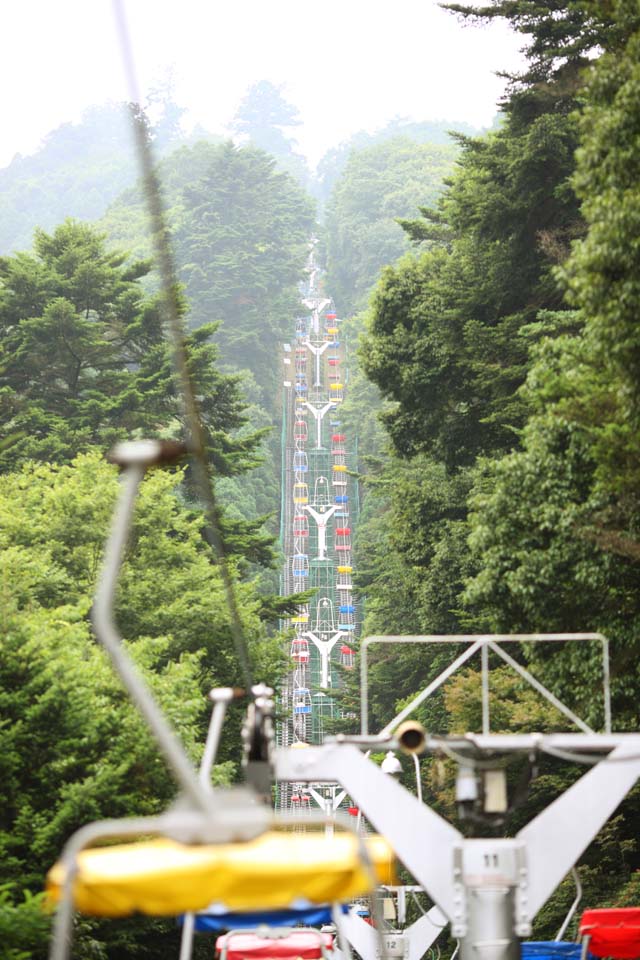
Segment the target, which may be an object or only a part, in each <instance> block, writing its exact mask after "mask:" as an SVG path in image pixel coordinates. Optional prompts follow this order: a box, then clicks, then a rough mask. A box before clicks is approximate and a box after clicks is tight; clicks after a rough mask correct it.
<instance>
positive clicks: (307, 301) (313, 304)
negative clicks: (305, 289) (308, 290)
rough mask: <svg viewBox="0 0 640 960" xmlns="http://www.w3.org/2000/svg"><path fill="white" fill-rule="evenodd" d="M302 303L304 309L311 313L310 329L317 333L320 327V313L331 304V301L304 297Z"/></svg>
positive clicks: (322, 298) (326, 298)
mask: <svg viewBox="0 0 640 960" xmlns="http://www.w3.org/2000/svg"><path fill="white" fill-rule="evenodd" d="M302 302H303V303H304V305H305V307H307V308H308V309H309V310H311V311H312V313H313V317H312V321H311V323H312V327H313V332H314V333H317V332H318V329H319V325H320V316H319V315H320V313H321V312H322V310H324V308H325V307H328V306H329V304H330V303H331V300H330V299H329V298H328V297H304V298H303V300H302Z"/></svg>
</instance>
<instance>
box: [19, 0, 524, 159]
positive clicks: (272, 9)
mask: <svg viewBox="0 0 640 960" xmlns="http://www.w3.org/2000/svg"><path fill="white" fill-rule="evenodd" d="M126 11H127V17H128V20H129V26H130V32H131V37H132V42H133V47H134V53H135V59H136V65H137V70H138V74H139V81H140V86H141V88H142V90H143V92H144V91H145V90H146V89H148V88H149V86H150V85H153V83H154V80H157V79H158V78H159V77H161V76H162V74H163V72H164V71H166V70H167V68H169V67H171V66H173V67H174V71H175V84H176V87H175V91H176V92H175V96H176V100H177V101H178V102H179V103H180V104H181V105H184V106H186V107H188V108H189V111H190V112H189V120H191V121H193V122H195V121H199V122H200V123H201V124H203V125H204V126H205V127H207V128H208V129H211V130H218V131H221V130H223V128H224V126H225V125H226V124H227V123H228V122H229V120H230V119H231V117H232V116H233V113H234V111H235V108H236V106H237V104H238V102H239V101H240V99H241V98H242V96H243V94H244V93H245V91H246V89H247V87H248V86H250V85H251V84H252V83H254V82H256V81H257V80H262V79H268V80H271V81H272V82H274V83H276V84H280V83H283V84H285V87H284V91H283V92H284V94H285V96H286V97H287V99H289V100H290V101H291V102H293V103H294V104H295V105H296V106H297V107H298V109H299V110H300V113H301V115H302V117H303V119H304V127H302V128H299V130H298V140H299V143H300V147H301V149H302V150H303V152H305V153H307V155H308V156H309V157H310V158H311V160H312V161H313V162H315V161H317V160H318V159H319V157H320V156H321V155H322V154H323V153H324V151H325V150H326V149H327V148H328V147H330V146H331V145H332V144H335V143H338V142H340V141H341V140H343V139H345V138H346V137H347V136H348V135H349V134H350V133H352V132H354V131H355V130H359V129H363V128H364V129H375V128H376V127H379V126H382V125H384V123H385V122H386V121H387V120H389V119H391V118H392V117H393V116H394V115H397V114H399V115H402V116H407V117H411V118H412V119H416V120H437V119H447V120H465V121H467V122H469V123H472V124H475V125H476V126H483V125H489V124H490V123H491V120H492V118H493V116H494V114H495V103H496V100H497V99H498V98H499V96H500V93H501V91H502V89H503V85H504V82H503V81H502V80H501V79H500V78H498V77H496V76H495V71H497V70H507V71H508V70H517V69H518V67H519V66H520V65H521V58H520V55H519V53H518V49H519V47H520V45H521V42H522V38H521V37H517V36H515V35H514V34H512V33H511V32H510V31H509V30H508V29H507V28H506V27H505V26H504V25H502V24H494V25H492V26H491V27H490V28H488V27H482V28H480V27H470V26H465V27H463V26H462V25H461V24H460V23H459V22H458V20H457V19H456V18H455V17H454V16H453V15H452V14H450V13H445V12H444V11H442V10H440V9H439V8H438V6H437V3H436V0H322V2H316V3H310V2H308V0H307V2H305V0H268V2H266V0H126ZM2 13H3V16H2V39H1V40H0V77H1V80H2V90H3V96H2V126H1V129H2V135H1V138H0V141H1V142H0V166H4V165H6V164H7V163H8V162H9V161H10V160H11V158H12V157H13V155H14V154H15V153H17V152H21V153H28V152H30V151H32V150H33V149H35V148H36V147H37V145H38V142H39V140H40V138H41V137H43V136H44V135H45V134H46V133H48V132H49V131H50V130H52V129H54V128H55V127H56V126H58V125H59V124H60V123H64V122H65V121H70V120H71V121H73V120H77V119H79V117H80V115H81V113H82V111H83V109H84V108H85V107H87V106H88V105H89V104H92V103H103V102H105V101H107V100H122V99H126V98H127V94H126V88H125V82H124V79H123V68H122V64H121V56H120V50H119V45H118V38H117V34H116V29H115V23H114V16H113V11H112V5H111V0H19V2H16V3H10V4H6V5H4V7H3V11H2Z"/></svg>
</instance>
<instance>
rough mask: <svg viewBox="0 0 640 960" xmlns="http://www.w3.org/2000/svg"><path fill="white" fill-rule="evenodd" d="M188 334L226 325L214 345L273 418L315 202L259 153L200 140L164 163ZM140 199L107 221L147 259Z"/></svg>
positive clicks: (125, 200)
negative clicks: (280, 350) (282, 347)
mask: <svg viewBox="0 0 640 960" xmlns="http://www.w3.org/2000/svg"><path fill="white" fill-rule="evenodd" d="M159 177H160V179H161V182H162V184H163V191H164V195H165V203H166V206H167V211H168V219H169V221H170V223H171V224H172V227H173V229H172V243H173V248H174V252H175V257H176V262H177V266H178V273H179V277H180V280H181V281H182V282H183V283H184V285H185V291H186V294H187V298H188V301H189V316H188V323H189V326H190V327H191V328H197V327H199V326H201V325H203V324H204V325H206V324H208V323H209V322H210V321H212V320H213V321H221V323H220V326H219V327H218V329H217V333H216V337H215V339H216V343H217V344H218V345H219V347H220V350H221V358H222V361H223V362H224V363H225V364H228V365H229V366H230V367H231V368H232V369H233V370H234V371H238V370H244V369H247V368H248V369H249V371H250V375H251V378H252V379H253V381H254V382H255V383H256V384H257V385H258V387H259V388H260V389H261V390H263V391H264V393H263V394H262V395H259V394H257V395H256V400H257V402H258V403H259V404H260V405H261V406H263V407H266V408H267V409H268V410H269V412H270V413H271V412H272V410H271V407H272V405H273V404H274V403H275V398H276V396H277V393H276V389H275V385H276V378H277V376H278V373H279V367H278V355H277V351H276V350H274V344H275V343H278V342H280V341H281V340H282V339H285V338H286V337H287V336H288V326H287V324H288V323H289V319H288V318H290V317H291V316H292V315H293V314H294V313H295V310H296V309H297V303H298V292H297V288H296V284H297V281H298V280H299V279H300V277H301V275H302V266H303V264H304V261H305V257H306V242H307V238H308V236H309V234H310V233H311V231H312V229H313V223H314V215H313V205H312V203H311V201H310V200H309V198H308V197H307V196H306V195H305V194H304V193H303V191H302V190H301V188H300V187H299V186H298V185H297V184H296V183H295V181H294V180H293V179H292V178H291V177H290V176H289V175H288V174H286V173H282V172H279V171H278V170H277V169H276V164H275V161H274V160H273V159H271V158H269V157H268V156H267V155H266V154H265V153H263V152H262V151H260V150H257V149H256V148H255V147H251V146H249V147H243V148H238V147H234V146H233V144H232V143H230V142H228V143H225V144H220V145H217V146H214V145H211V144H207V143H198V144H196V145H195V146H193V147H191V148H187V147H184V148H182V149H180V150H177V151H175V152H174V153H173V154H172V155H171V156H170V157H169V158H167V160H165V161H164V162H163V163H161V164H160V165H159ZM144 207H145V204H144V198H143V197H142V195H141V193H140V191H139V190H138V189H136V190H132V191H130V192H129V193H127V194H125V195H124V196H123V197H122V198H121V199H120V200H119V201H118V203H117V204H115V205H114V206H113V207H112V208H111V209H110V211H109V213H108V215H107V217H106V218H105V220H104V221H103V223H104V227H105V229H106V230H107V231H108V232H109V234H110V236H111V237H112V239H114V240H117V241H118V242H119V243H121V244H126V245H127V246H128V247H130V248H131V247H133V248H134V249H136V250H138V251H140V252H142V253H145V247H144V245H142V246H141V245H140V236H141V233H143V232H144V228H143V224H144V218H145V212H144Z"/></svg>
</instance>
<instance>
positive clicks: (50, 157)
mask: <svg viewBox="0 0 640 960" xmlns="http://www.w3.org/2000/svg"><path fill="white" fill-rule="evenodd" d="M146 108H147V109H148V111H149V112H150V114H151V117H152V124H153V127H152V136H153V142H154V147H155V150H156V152H158V153H160V154H164V153H165V152H166V151H168V150H170V149H173V148H174V147H175V146H176V145H177V144H178V143H180V142H181V141H182V142H184V139H185V138H184V135H183V133H182V131H181V129H180V118H181V115H182V114H183V113H184V110H183V108H181V107H179V106H178V105H177V104H176V102H175V100H174V96H173V89H172V85H171V82H166V81H165V82H163V83H161V84H159V85H158V86H157V87H156V88H155V89H154V90H152V91H151V93H150V95H149V97H148V99H147V102H146ZM137 175H138V167H137V162H136V157H135V154H134V149H133V136H132V131H131V126H130V122H129V119H128V116H127V108H126V104H123V103H107V104H103V105H102V106H93V107H89V108H88V109H87V110H86V111H85V112H84V113H83V115H82V118H81V120H80V121H79V123H64V124H62V125H61V126H59V127H57V128H56V129H55V130H53V131H52V132H51V133H49V134H48V135H47V136H46V137H45V139H44V141H43V142H42V144H41V146H40V148H39V149H38V150H36V151H35V152H34V153H33V154H31V155H29V156H21V155H20V154H17V155H16V156H15V157H14V158H13V160H12V161H11V163H10V164H9V166H8V167H5V168H4V169H2V170H0V253H1V254H8V253H11V252H12V251H16V250H23V249H26V248H28V247H29V245H30V244H31V240H32V237H33V232H34V230H35V228H36V227H40V228H41V229H43V230H53V229H54V228H55V226H56V225H57V224H59V223H61V222H62V221H63V220H64V219H66V218H67V217H74V218H76V219H78V220H97V219H98V218H99V217H101V216H102V215H103V214H104V212H105V210H106V209H107V207H108V206H109V204H110V203H111V202H112V201H113V200H115V199H116V197H117V196H118V195H119V194H120V193H122V191H123V190H125V189H127V188H128V187H130V186H131V185H132V184H133V183H134V182H135V180H136V177H137Z"/></svg>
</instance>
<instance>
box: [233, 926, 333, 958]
mask: <svg viewBox="0 0 640 960" xmlns="http://www.w3.org/2000/svg"><path fill="white" fill-rule="evenodd" d="M227 938H228V939H227ZM323 947H324V950H325V951H327V950H333V937H332V935H331V934H330V933H312V932H311V931H310V930H294V931H293V933H290V934H289V936H287V937H278V938H277V939H274V938H272V937H259V936H258V935H257V934H255V933H239V934H234V935H233V937H229V934H225V935H224V936H223V937H218V939H217V940H216V950H217V951H218V953H219V954H222V952H223V950H225V948H226V951H225V953H226V960H253V958H254V957H256V958H258V957H259V958H265V957H275V958H278V960H279V958H284V957H300V958H301V960H318V958H320V957H322V955H323V949H322V948H323Z"/></svg>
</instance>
